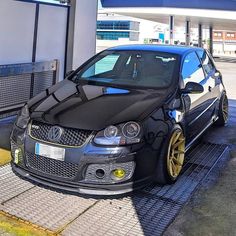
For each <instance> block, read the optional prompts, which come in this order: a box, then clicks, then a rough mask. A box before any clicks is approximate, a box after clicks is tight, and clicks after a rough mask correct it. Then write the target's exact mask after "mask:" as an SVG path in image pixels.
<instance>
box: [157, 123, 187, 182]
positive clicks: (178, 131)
mask: <svg viewBox="0 0 236 236" xmlns="http://www.w3.org/2000/svg"><path fill="white" fill-rule="evenodd" d="M184 157H185V136H184V133H183V130H182V128H181V127H180V126H179V125H174V127H173V128H172V131H171V132H170V135H169V137H168V138H167V140H166V141H165V143H164V146H163V148H162V150H161V153H160V156H159V157H158V160H157V167H156V173H155V181H156V182H157V183H159V184H170V183H173V182H174V181H175V180H176V179H177V178H178V176H179V174H180V172H181V170H182V167H183V163H184Z"/></svg>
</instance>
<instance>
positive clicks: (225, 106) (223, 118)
mask: <svg viewBox="0 0 236 236" xmlns="http://www.w3.org/2000/svg"><path fill="white" fill-rule="evenodd" d="M228 118H229V102H228V97H227V95H226V93H225V92H224V93H223V94H222V96H221V98H220V103H219V110H218V120H217V121H216V122H215V125H217V126H225V125H226V124H227V122H228Z"/></svg>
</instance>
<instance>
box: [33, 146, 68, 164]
mask: <svg viewBox="0 0 236 236" xmlns="http://www.w3.org/2000/svg"><path fill="white" fill-rule="evenodd" d="M35 154H36V155H39V156H43V157H48V158H51V159H54V160H59V161H64V160H65V148H59V147H53V146H49V145H45V144H42V143H36V144H35Z"/></svg>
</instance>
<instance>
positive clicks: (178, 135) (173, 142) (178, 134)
mask: <svg viewBox="0 0 236 236" xmlns="http://www.w3.org/2000/svg"><path fill="white" fill-rule="evenodd" d="M180 135H181V132H178V133H176V136H175V137H174V138H173V141H172V144H175V143H176V142H177V141H178V139H179V137H180Z"/></svg>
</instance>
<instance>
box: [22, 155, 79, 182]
mask: <svg viewBox="0 0 236 236" xmlns="http://www.w3.org/2000/svg"><path fill="white" fill-rule="evenodd" d="M26 163H27V166H28V167H29V168H31V169H33V170H35V171H37V172H41V173H44V174H48V175H52V176H57V177H62V178H68V179H74V178H75V177H76V175H77V173H78V171H79V164H74V163H70V162H64V161H58V160H53V159H50V158H47V157H42V156H39V155H35V154H31V153H26Z"/></svg>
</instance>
